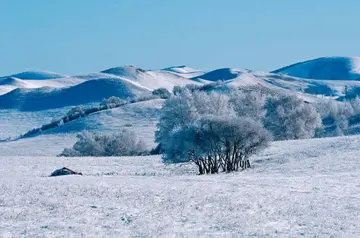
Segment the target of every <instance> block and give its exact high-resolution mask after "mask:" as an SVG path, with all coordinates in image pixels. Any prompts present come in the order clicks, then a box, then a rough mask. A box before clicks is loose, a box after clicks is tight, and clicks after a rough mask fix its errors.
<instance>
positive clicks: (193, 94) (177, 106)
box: [155, 88, 235, 144]
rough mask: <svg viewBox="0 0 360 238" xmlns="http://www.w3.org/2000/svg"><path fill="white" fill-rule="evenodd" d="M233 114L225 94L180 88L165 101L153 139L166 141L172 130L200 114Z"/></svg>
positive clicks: (191, 120) (158, 141)
mask: <svg viewBox="0 0 360 238" xmlns="http://www.w3.org/2000/svg"><path fill="white" fill-rule="evenodd" d="M233 114H235V112H234V110H233V109H232V108H231V107H230V105H229V98H228V97H227V96H226V95H222V94H219V93H215V92H213V93H211V94H208V93H206V92H202V91H191V90H189V89H187V88H182V89H181V90H179V92H178V93H177V94H176V95H174V96H172V97H170V98H169V99H168V100H166V101H165V103H164V105H163V107H162V110H161V116H160V120H159V123H158V124H157V131H156V133H155V141H156V142H157V143H160V144H162V143H164V142H166V141H167V139H168V137H169V135H170V133H171V131H172V130H175V129H176V128H179V127H182V126H184V125H186V124H187V123H190V122H193V121H195V120H196V119H197V118H199V116H201V115H233Z"/></svg>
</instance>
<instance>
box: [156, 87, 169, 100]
mask: <svg viewBox="0 0 360 238" xmlns="http://www.w3.org/2000/svg"><path fill="white" fill-rule="evenodd" d="M152 95H154V96H159V97H160V98H161V99H168V98H169V97H170V96H171V93H170V92H169V90H167V89H166V88H158V89H155V90H154V91H152Z"/></svg>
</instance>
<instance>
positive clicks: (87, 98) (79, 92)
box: [0, 78, 150, 111]
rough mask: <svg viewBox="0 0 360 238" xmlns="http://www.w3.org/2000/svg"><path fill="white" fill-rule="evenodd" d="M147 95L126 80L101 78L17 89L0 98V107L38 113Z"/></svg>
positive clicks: (141, 88) (146, 91) (143, 90)
mask: <svg viewBox="0 0 360 238" xmlns="http://www.w3.org/2000/svg"><path fill="white" fill-rule="evenodd" d="M149 92H150V91H149V90H146V89H144V88H143V87H139V86H137V85H136V84H133V83H132V82H131V81H130V82H129V81H128V80H121V79H120V78H100V79H96V80H89V81H85V82H84V83H81V84H77V85H75V86H72V87H67V88H61V89H54V88H49V87H42V88H36V89H23V88H18V89H15V90H13V91H11V92H9V93H7V94H5V95H1V96H0V108H1V109H19V110H24V111H37V110H45V109H51V108H59V107H66V106H77V105H82V104H87V103H92V102H97V103H98V102H100V101H102V100H103V99H104V98H109V97H111V96H117V97H120V98H123V99H127V98H134V97H135V96H139V95H142V94H144V93H149Z"/></svg>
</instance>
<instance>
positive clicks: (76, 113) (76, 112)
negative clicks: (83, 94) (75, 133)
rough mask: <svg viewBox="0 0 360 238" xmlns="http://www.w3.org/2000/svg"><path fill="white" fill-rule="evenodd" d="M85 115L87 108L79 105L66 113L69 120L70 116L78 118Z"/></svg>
mask: <svg viewBox="0 0 360 238" xmlns="http://www.w3.org/2000/svg"><path fill="white" fill-rule="evenodd" d="M84 115H85V109H84V107H82V106H77V107H73V108H71V109H70V110H69V111H68V113H67V114H66V117H67V119H68V120H69V119H70V118H77V117H82V116H84Z"/></svg>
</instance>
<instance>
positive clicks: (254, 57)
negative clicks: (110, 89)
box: [0, 0, 360, 75]
mask: <svg viewBox="0 0 360 238" xmlns="http://www.w3.org/2000/svg"><path fill="white" fill-rule="evenodd" d="M359 9H360V1H358V0H342V1H338V0H301V1H295V0H294V1H292V0H182V1H177V0H171V1H170V0H103V1H100V0H61V1H60V0H59V1H55V0H54V1H51V0H31V1H30V0H29V1H28V0H0V75H8V74H11V73H17V72H21V71H25V70H49V71H55V72H60V73H64V74H70V75H74V74H82V73H89V72H97V71H100V70H103V69H106V68H109V67H114V66H121V65H126V64H132V65H136V66H138V67H141V68H144V69H158V68H164V67H168V66H171V65H182V64H185V65H188V66H191V67H194V68H202V69H206V70H210V69H214V68H220V67H237V68H248V69H258V70H265V71H268V70H273V69H276V68H279V67H282V66H284V65H288V64H291V63H295V62H298V61H302V60H307V59H311V58H316V57H321V56H356V55H358V56H359V55H360V27H359V23H358V19H359V17H358V11H359Z"/></svg>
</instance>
